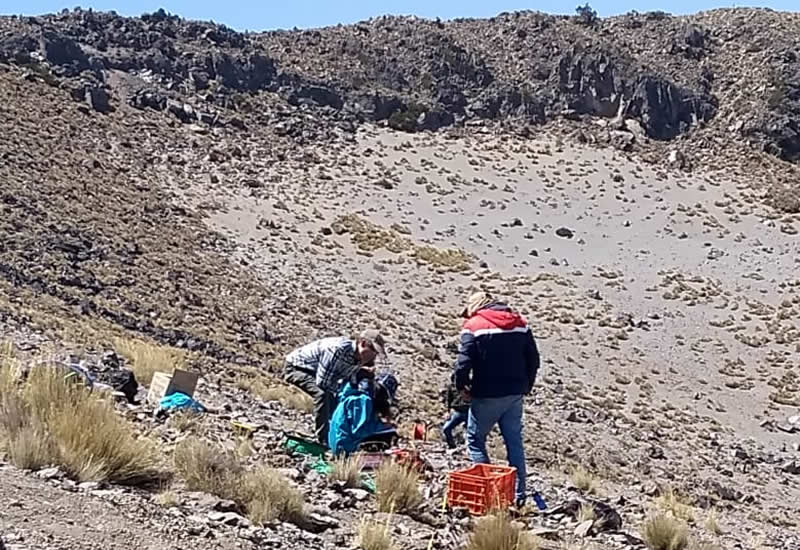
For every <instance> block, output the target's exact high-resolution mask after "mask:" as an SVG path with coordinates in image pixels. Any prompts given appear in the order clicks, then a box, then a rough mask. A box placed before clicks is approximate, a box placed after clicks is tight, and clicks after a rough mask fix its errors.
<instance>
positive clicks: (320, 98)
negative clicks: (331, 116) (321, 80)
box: [287, 86, 344, 110]
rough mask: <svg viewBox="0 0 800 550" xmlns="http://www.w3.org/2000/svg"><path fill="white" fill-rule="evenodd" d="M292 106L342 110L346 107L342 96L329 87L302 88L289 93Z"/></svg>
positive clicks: (288, 99)
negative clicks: (304, 105) (305, 105)
mask: <svg viewBox="0 0 800 550" xmlns="http://www.w3.org/2000/svg"><path fill="white" fill-rule="evenodd" d="M287 101H288V102H289V104H290V105H295V106H297V105H301V104H310V105H314V106H317V107H331V108H333V109H337V110H338V109H341V108H342V106H343V105H344V101H342V98H341V96H339V94H337V93H336V92H335V91H334V90H332V89H331V88H328V87H327V86H302V87H300V88H298V89H296V90H292V91H291V92H290V93H289V96H288V98H287Z"/></svg>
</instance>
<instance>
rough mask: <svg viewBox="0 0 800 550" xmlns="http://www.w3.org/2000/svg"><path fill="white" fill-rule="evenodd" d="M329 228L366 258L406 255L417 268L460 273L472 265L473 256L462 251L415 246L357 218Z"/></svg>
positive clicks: (344, 218)
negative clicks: (346, 236) (384, 252)
mask: <svg viewBox="0 0 800 550" xmlns="http://www.w3.org/2000/svg"><path fill="white" fill-rule="evenodd" d="M332 228H333V231H334V232H335V233H338V234H344V233H349V234H350V238H351V240H352V242H353V244H355V246H356V247H357V248H358V249H359V250H361V251H363V252H364V253H366V254H371V253H372V252H374V251H376V250H380V249H384V250H388V251H389V252H393V253H395V254H401V253H408V254H409V255H410V256H411V257H412V258H413V259H415V260H416V261H417V262H419V263H420V264H424V265H428V266H430V267H431V268H433V269H440V270H443V271H463V270H465V269H467V268H468V267H469V265H470V262H471V261H472V256H470V255H469V254H467V253H466V252H464V251H463V250H460V249H442V248H438V247H435V246H431V245H425V244H423V245H421V244H417V243H415V242H413V241H411V240H410V239H408V238H406V237H404V236H403V234H402V233H401V232H398V231H397V230H394V229H385V228H383V227H381V226H379V225H376V224H374V223H372V222H370V221H368V220H365V219H363V218H361V217H359V216H357V215H346V216H342V217H340V218H339V219H338V220H337V221H336V222H334V223H333V224H332Z"/></svg>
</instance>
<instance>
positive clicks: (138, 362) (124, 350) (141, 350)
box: [114, 338, 186, 386]
mask: <svg viewBox="0 0 800 550" xmlns="http://www.w3.org/2000/svg"><path fill="white" fill-rule="evenodd" d="M114 349H115V351H116V352H117V353H119V354H120V355H122V356H123V357H124V358H125V359H127V360H128V362H130V365H131V370H132V371H133V374H134V375H135V376H136V381H137V382H139V383H140V384H142V385H144V386H149V385H150V382H152V381H153V375H154V374H155V373H157V372H165V373H167V374H169V373H171V372H172V371H173V370H174V369H183V368H184V367H185V365H186V354H185V353H184V352H183V351H181V350H178V349H174V348H169V347H166V346H160V345H158V344H152V343H149V342H145V341H142V340H134V339H130V338H115V339H114Z"/></svg>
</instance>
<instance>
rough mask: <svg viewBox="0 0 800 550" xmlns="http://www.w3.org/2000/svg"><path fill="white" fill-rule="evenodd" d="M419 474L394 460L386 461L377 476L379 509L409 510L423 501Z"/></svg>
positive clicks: (390, 510)
mask: <svg viewBox="0 0 800 550" xmlns="http://www.w3.org/2000/svg"><path fill="white" fill-rule="evenodd" d="M418 483H419V476H418V475H417V473H416V472H415V471H413V470H412V469H410V468H407V467H405V466H403V465H401V464H398V463H396V462H394V461H386V462H384V463H383V464H381V466H380V468H378V472H377V473H376V476H375V487H376V489H377V500H378V510H379V511H381V512H392V511H396V512H400V513H403V512H408V511H409V510H413V509H414V508H416V507H417V506H419V505H420V504H421V503H422V495H421V494H420V493H419V486H418Z"/></svg>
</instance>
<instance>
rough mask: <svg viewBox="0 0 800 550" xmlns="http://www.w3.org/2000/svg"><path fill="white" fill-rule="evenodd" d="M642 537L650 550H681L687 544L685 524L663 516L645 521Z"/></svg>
mask: <svg viewBox="0 0 800 550" xmlns="http://www.w3.org/2000/svg"><path fill="white" fill-rule="evenodd" d="M642 537H643V538H644V541H645V543H646V544H647V547H648V548H650V549H651V550H683V549H684V548H686V546H687V545H688V544H689V529H688V527H687V526H686V524H685V523H684V522H682V521H679V520H677V519H675V518H672V517H670V516H667V515H665V514H659V515H657V516H653V517H651V518H649V519H647V520H646V521H645V523H644V526H643V527H642Z"/></svg>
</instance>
